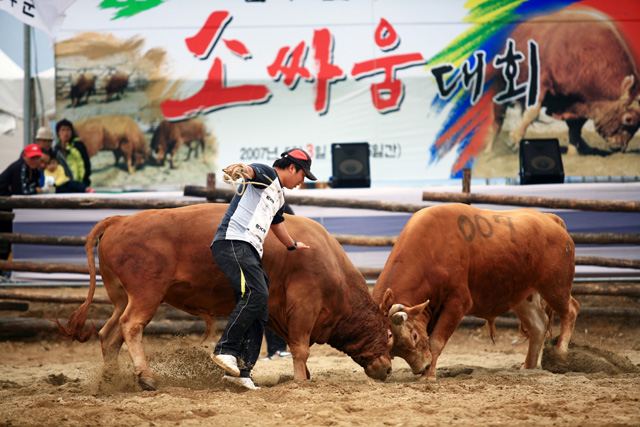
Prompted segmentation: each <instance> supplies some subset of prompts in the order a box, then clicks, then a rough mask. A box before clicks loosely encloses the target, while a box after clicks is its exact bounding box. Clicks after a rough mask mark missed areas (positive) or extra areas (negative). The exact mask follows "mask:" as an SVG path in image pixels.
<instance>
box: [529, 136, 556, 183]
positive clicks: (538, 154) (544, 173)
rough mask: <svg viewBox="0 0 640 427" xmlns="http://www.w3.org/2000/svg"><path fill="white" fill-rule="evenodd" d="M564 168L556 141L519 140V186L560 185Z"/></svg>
mask: <svg viewBox="0 0 640 427" xmlns="http://www.w3.org/2000/svg"><path fill="white" fill-rule="evenodd" d="M563 182H564V168H563V167H562V156H561V155H560V143H559V142H558V139H557V138H556V139H522V140H520V184H522V185H524V184H561V183H563Z"/></svg>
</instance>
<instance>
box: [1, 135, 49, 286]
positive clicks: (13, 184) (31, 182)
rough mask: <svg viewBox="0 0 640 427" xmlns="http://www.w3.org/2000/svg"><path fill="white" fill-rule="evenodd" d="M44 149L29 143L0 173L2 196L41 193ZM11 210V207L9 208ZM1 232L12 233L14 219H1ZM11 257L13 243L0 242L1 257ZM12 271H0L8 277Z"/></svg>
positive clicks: (8, 210)
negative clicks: (41, 165) (18, 156)
mask: <svg viewBox="0 0 640 427" xmlns="http://www.w3.org/2000/svg"><path fill="white" fill-rule="evenodd" d="M41 158H42V149H41V148H40V146H39V145H38V144H29V145H27V146H26V147H25V148H24V150H23V151H22V154H21V155H20V158H19V159H18V160H16V161H15V162H13V163H11V164H10V165H9V167H7V168H6V169H5V170H4V172H2V174H0V196H11V195H12V194H36V193H40V192H41V191H42V190H41V189H40V187H39V185H40V170H38V167H39V166H40V159H41ZM6 211H7V212H11V209H7V210H6ZM0 232H2V233H12V232H13V221H12V220H10V219H9V220H0ZM10 258H11V243H2V244H0V259H3V260H5V259H10ZM10 274H11V272H10V271H0V276H1V277H3V278H4V277H8V276H9V275H10Z"/></svg>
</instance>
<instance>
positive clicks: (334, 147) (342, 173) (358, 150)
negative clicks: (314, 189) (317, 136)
mask: <svg viewBox="0 0 640 427" xmlns="http://www.w3.org/2000/svg"><path fill="white" fill-rule="evenodd" d="M331 159H332V166H333V177H332V178H331V187H333V188H355V187H370V186H371V173H370V171H369V143H368V142H350V143H337V144H331Z"/></svg>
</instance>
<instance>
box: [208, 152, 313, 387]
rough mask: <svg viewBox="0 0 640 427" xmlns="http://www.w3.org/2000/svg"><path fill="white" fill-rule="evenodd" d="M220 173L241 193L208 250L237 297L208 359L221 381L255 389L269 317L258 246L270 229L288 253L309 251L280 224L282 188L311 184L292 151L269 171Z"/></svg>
mask: <svg viewBox="0 0 640 427" xmlns="http://www.w3.org/2000/svg"><path fill="white" fill-rule="evenodd" d="M223 171H224V172H225V173H226V174H227V175H229V177H230V178H231V179H232V180H233V181H235V180H237V179H240V178H242V179H243V180H244V186H243V189H244V191H242V192H239V193H237V194H236V195H235V196H234V197H233V199H232V200H231V204H230V205H229V208H228V209H227V211H226V213H225V215H224V217H223V219H222V222H221V223H220V226H219V227H218V230H217V232H216V234H215V237H214V238H213V242H212V243H211V252H212V254H213V258H214V259H215V261H216V264H217V265H218V267H220V270H222V272H223V273H224V274H225V276H227V279H229V282H230V283H231V287H232V288H233V293H234V295H235V299H236V306H235V308H234V309H233V311H232V312H231V316H230V317H229V322H228V323H227V326H226V328H225V330H224V332H223V333H222V336H221V337H220V340H219V341H218V343H217V344H216V347H215V349H214V350H213V354H212V355H211V358H212V359H213V361H214V362H216V363H217V364H218V365H219V366H220V367H222V369H224V370H225V371H226V373H227V374H226V375H225V376H224V380H225V381H228V382H230V383H234V384H237V385H240V386H242V387H245V388H248V389H251V390H256V389H258V388H259V387H256V386H255V384H254V383H253V381H252V380H251V376H250V374H251V370H252V369H253V366H254V365H255V363H256V361H257V360H258V355H259V354H260V346H261V345H262V335H263V333H264V328H265V326H266V324H267V320H268V318H269V312H268V308H267V299H268V297H269V279H268V278H267V276H266V274H265V272H264V269H263V267H262V253H263V246H262V245H263V242H264V240H265V238H266V237H267V233H268V232H269V230H272V231H273V233H274V234H275V236H276V237H277V238H278V240H280V242H282V244H283V245H284V246H286V247H287V249H288V250H290V251H296V250H300V249H309V246H307V245H306V244H304V243H302V242H297V241H296V240H294V239H293V237H291V235H289V232H288V231H287V229H286V227H285V225H284V216H283V211H284V204H285V201H284V188H288V189H293V188H295V187H297V186H298V185H300V184H301V183H302V182H303V181H304V178H305V177H307V178H309V179H310V180H313V181H315V180H316V179H317V178H316V177H315V175H313V173H311V157H310V156H309V154H308V153H307V152H306V151H304V150H302V149H300V148H293V149H291V150H287V151H285V152H284V153H282V154H281V157H280V158H279V159H277V160H276V161H275V162H274V163H273V167H269V166H267V165H263V164H258V163H254V164H251V165H245V164H242V163H239V164H233V165H230V166H227V167H226V168H225V169H223Z"/></svg>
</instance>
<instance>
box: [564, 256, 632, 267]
mask: <svg viewBox="0 0 640 427" xmlns="http://www.w3.org/2000/svg"><path fill="white" fill-rule="evenodd" d="M576 265H596V266H600V267H614V268H640V260H634V259H613V258H600V257H593V256H577V257H576Z"/></svg>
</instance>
